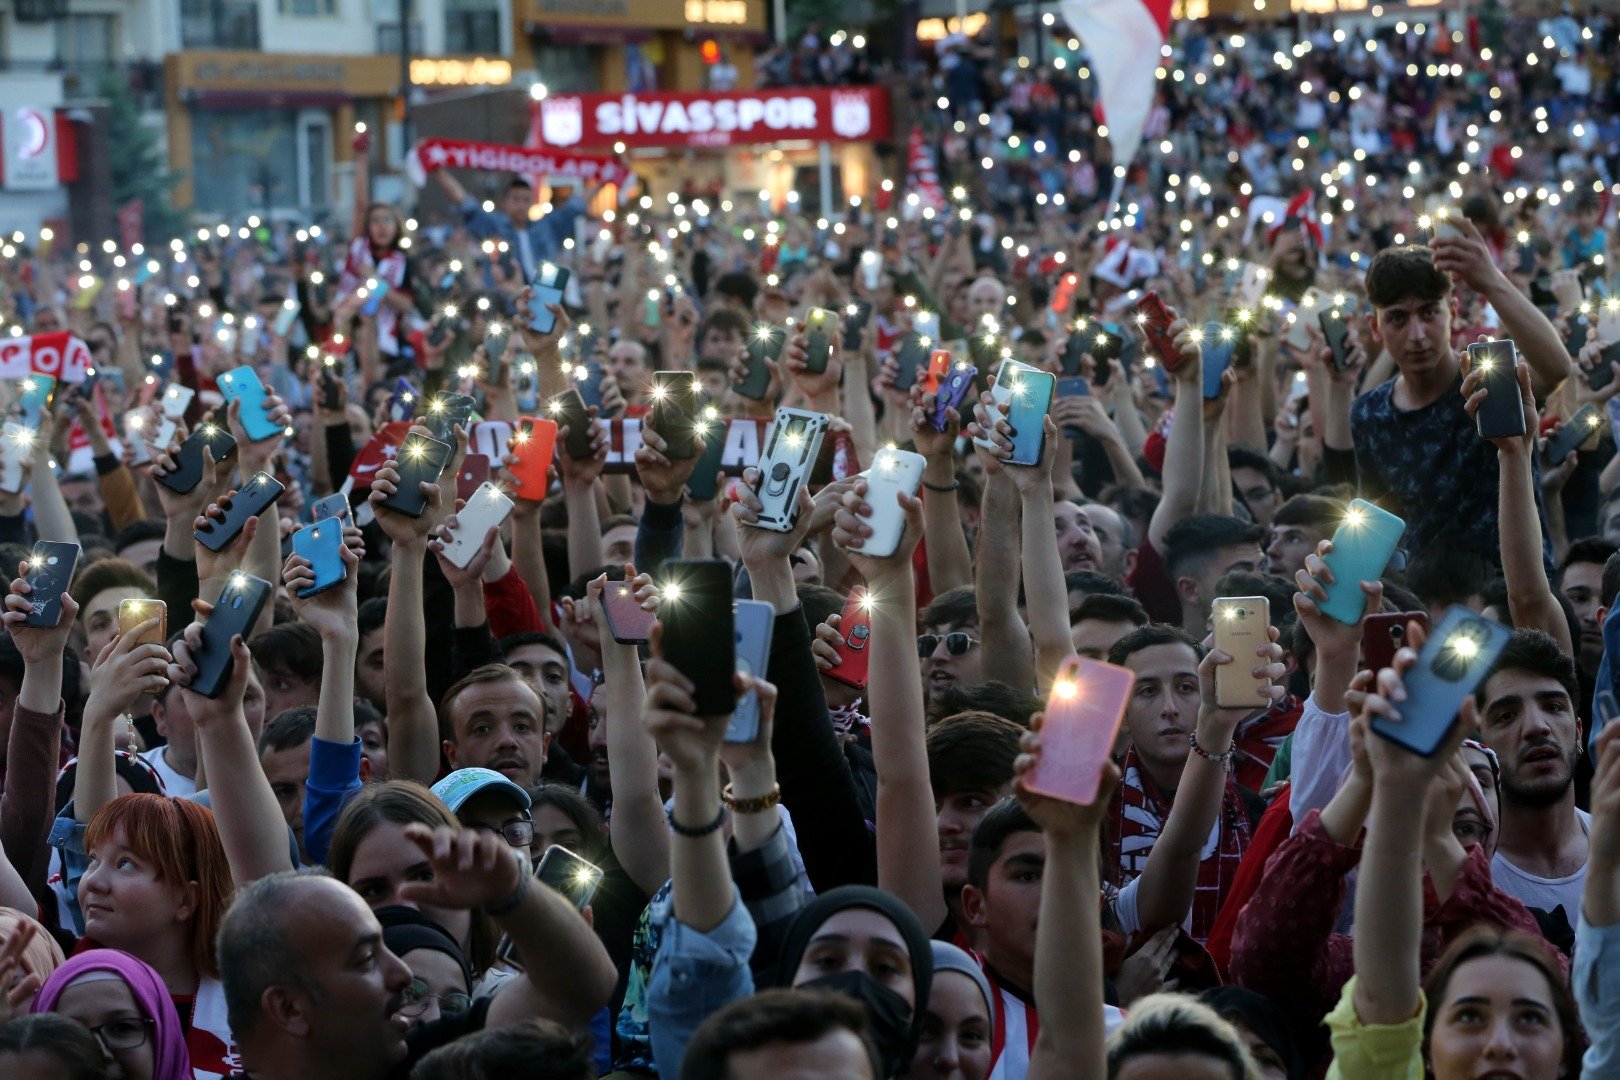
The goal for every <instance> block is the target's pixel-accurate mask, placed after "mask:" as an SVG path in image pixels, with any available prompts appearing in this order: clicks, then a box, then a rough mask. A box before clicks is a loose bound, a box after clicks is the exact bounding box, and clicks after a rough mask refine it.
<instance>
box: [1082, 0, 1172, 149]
mask: <svg viewBox="0 0 1620 1080" xmlns="http://www.w3.org/2000/svg"><path fill="white" fill-rule="evenodd" d="M1062 8H1063V17H1064V18H1065V19H1066V20H1068V23H1069V28H1070V29H1072V30H1073V31H1074V33H1075V36H1076V37H1078V38H1079V39H1080V40H1081V41H1083V42H1085V45H1086V55H1087V56H1088V57H1090V60H1091V70H1092V73H1093V74H1094V75H1095V76H1096V78H1097V85H1098V87H1099V88H1100V92H1099V93H1098V100H1099V102H1100V103H1101V105H1102V111H1103V116H1104V118H1105V119H1106V121H1107V123H1108V141H1109V142H1111V143H1112V144H1113V146H1114V163H1115V164H1116V165H1125V164H1128V163H1129V162H1130V160H1131V158H1132V157H1134V156H1135V155H1136V148H1137V147H1138V146H1139V145H1141V142H1142V129H1143V128H1144V127H1145V126H1146V125H1147V120H1148V115H1149V113H1151V112H1152V111H1153V97H1154V94H1155V92H1156V90H1157V89H1158V87H1157V86H1156V85H1155V84H1156V83H1157V82H1158V79H1157V77H1156V76H1155V74H1154V73H1155V72H1156V71H1157V70H1158V67H1159V59H1160V52H1159V50H1160V49H1162V48H1163V47H1164V43H1165V39H1166V38H1168V37H1169V36H1170V0H1063V5H1062Z"/></svg>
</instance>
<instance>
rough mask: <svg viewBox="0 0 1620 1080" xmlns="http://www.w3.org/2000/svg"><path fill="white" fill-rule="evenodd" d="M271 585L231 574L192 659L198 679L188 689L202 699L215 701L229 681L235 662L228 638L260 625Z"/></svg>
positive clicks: (204, 626) (244, 635)
mask: <svg viewBox="0 0 1620 1080" xmlns="http://www.w3.org/2000/svg"><path fill="white" fill-rule="evenodd" d="M270 591H271V587H270V583H269V582H268V581H265V580H264V579H263V578H256V577H253V576H252V575H251V574H240V575H238V574H233V575H231V578H230V580H229V581H228V582H227V583H226V585H225V588H224V589H223V590H221V592H220V594H219V600H218V601H217V602H216V603H215V604H214V610H213V613H212V614H210V615H209V616H208V620H207V621H206V622H204V623H203V625H202V645H201V647H200V648H198V650H197V652H196V653H195V654H194V655H193V656H192V658H191V659H192V663H194V664H196V665H197V677H196V678H195V679H192V680H191V689H192V690H193V691H194V692H196V693H199V694H201V695H202V696H203V697H205V698H217V697H219V695H220V693H221V692H222V691H223V690H224V689H225V684H226V683H228V682H230V681H231V673H232V671H233V670H234V669H235V667H236V659H235V658H234V657H233V656H231V638H233V637H235V636H236V635H237V634H241V635H242V636H243V637H246V636H247V634H248V632H249V631H250V630H252V629H253V624H254V623H256V622H258V621H259V615H260V614H261V613H262V612H263V611H264V605H265V603H266V602H267V601H268V600H269V599H270Z"/></svg>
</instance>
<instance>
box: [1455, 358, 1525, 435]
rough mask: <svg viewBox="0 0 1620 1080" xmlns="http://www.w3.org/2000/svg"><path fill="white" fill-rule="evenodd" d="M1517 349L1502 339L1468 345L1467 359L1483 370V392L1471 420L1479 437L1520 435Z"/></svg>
mask: <svg viewBox="0 0 1620 1080" xmlns="http://www.w3.org/2000/svg"><path fill="white" fill-rule="evenodd" d="M1518 358H1519V353H1518V349H1517V348H1515V346H1514V344H1513V342H1512V341H1510V340H1508V339H1506V338H1502V339H1499V340H1496V341H1482V342H1480V343H1478V344H1476V345H1470V346H1468V361H1469V364H1470V365H1471V366H1473V367H1476V368H1479V369H1480V370H1481V371H1483V372H1484V373H1485V377H1484V379H1483V380H1482V381H1481V383H1480V386H1481V387H1483V388H1484V389H1485V391H1486V395H1485V400H1484V402H1482V403H1481V404H1480V406H1479V412H1478V413H1476V414H1475V416H1474V421H1475V424H1476V425H1477V426H1478V429H1479V437H1480V438H1482V439H1507V438H1512V437H1513V436H1515V435H1523V434H1524V433H1525V428H1524V402H1523V401H1522V400H1521V399H1520V397H1519V376H1518V372H1517V370H1516V365H1515V361H1517V360H1518Z"/></svg>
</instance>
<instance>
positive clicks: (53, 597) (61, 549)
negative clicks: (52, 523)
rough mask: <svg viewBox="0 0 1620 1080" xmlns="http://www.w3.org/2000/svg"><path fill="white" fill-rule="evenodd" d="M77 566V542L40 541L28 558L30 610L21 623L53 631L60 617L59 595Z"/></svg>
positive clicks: (65, 587) (63, 590)
mask: <svg viewBox="0 0 1620 1080" xmlns="http://www.w3.org/2000/svg"><path fill="white" fill-rule="evenodd" d="M78 566H79V545H78V544H69V543H65V542H63V541H60V540H41V541H40V542H39V543H37V544H35V545H34V551H33V554H32V555H30V556H29V559H28V572H27V573H26V574H24V575H23V581H25V582H27V584H28V588H29V592H28V597H27V600H28V605H29V611H28V616H27V618H25V619H23V625H24V626H34V627H39V628H42V629H47V630H54V629H55V628H56V624H57V622H58V621H60V620H61V618H62V594H63V593H65V592H67V590H68V586H69V585H71V584H72V583H73V574H74V571H75V570H77V569H78Z"/></svg>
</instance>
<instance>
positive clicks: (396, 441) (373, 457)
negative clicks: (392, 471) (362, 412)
mask: <svg viewBox="0 0 1620 1080" xmlns="http://www.w3.org/2000/svg"><path fill="white" fill-rule="evenodd" d="M410 430H411V422H410V421H409V420H396V421H394V422H393V423H391V424H384V425H383V426H382V427H380V428H378V429H377V433H376V434H375V435H373V436H372V437H371V441H370V442H368V443H366V445H365V446H363V447H361V448H360V453H358V454H356V455H355V458H354V464H353V465H350V466H349V478H350V479H351V480H353V481H354V486H355V487H357V488H360V489H362V490H364V491H370V490H371V481H372V479H373V478H374V477H376V475H377V470H378V469H380V468H382V467H383V462H385V461H387V460H389V459H390V458H397V457H398V456H399V448H400V447H401V446H403V445H405V436H406V434H408V433H409V432H410Z"/></svg>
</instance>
